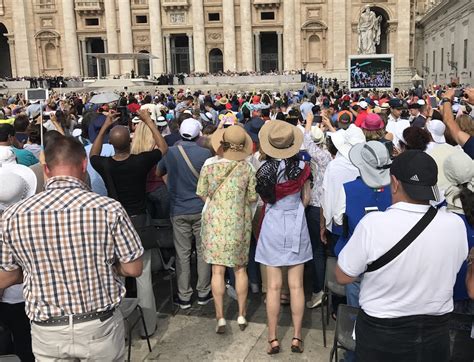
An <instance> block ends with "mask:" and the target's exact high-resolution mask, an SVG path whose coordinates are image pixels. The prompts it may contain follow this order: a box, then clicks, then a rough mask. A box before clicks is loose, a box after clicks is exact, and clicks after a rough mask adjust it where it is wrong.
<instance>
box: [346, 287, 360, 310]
mask: <svg viewBox="0 0 474 362" xmlns="http://www.w3.org/2000/svg"><path fill="white" fill-rule="evenodd" d="M359 293H360V281H356V282H354V283H351V284H347V285H346V298H347V305H350V306H351V307H356V308H359V307H360V306H359Z"/></svg>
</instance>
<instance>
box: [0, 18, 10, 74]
mask: <svg viewBox="0 0 474 362" xmlns="http://www.w3.org/2000/svg"><path fill="white" fill-rule="evenodd" d="M5 34H8V30H7V28H6V27H5V25H4V24H2V23H0V78H4V77H11V76H12V65H11V62H10V46H9V45H8V38H7V37H6V36H5Z"/></svg>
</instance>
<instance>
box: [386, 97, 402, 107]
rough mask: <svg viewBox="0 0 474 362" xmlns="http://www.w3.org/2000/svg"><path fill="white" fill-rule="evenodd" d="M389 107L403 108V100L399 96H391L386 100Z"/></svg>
mask: <svg viewBox="0 0 474 362" xmlns="http://www.w3.org/2000/svg"><path fill="white" fill-rule="evenodd" d="M388 105H389V106H390V108H403V101H402V100H401V99H399V98H392V99H390V100H389V101H388Z"/></svg>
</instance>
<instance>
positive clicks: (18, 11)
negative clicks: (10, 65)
mask: <svg viewBox="0 0 474 362" xmlns="http://www.w3.org/2000/svg"><path fill="white" fill-rule="evenodd" d="M12 12H13V33H14V36H15V60H16V62H15V63H16V76H17V77H22V76H31V64H30V45H29V44H28V34H27V29H28V27H27V23H26V12H25V0H18V1H16V2H15V6H13V7H12Z"/></svg>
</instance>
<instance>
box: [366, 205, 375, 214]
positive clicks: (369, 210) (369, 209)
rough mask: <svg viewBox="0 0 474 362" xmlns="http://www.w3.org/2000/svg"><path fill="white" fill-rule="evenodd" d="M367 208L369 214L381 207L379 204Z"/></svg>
mask: <svg viewBox="0 0 474 362" xmlns="http://www.w3.org/2000/svg"><path fill="white" fill-rule="evenodd" d="M364 210H365V214H366V215H367V214H369V213H371V212H374V211H379V208H378V207H377V206H368V207H366V208H364Z"/></svg>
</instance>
